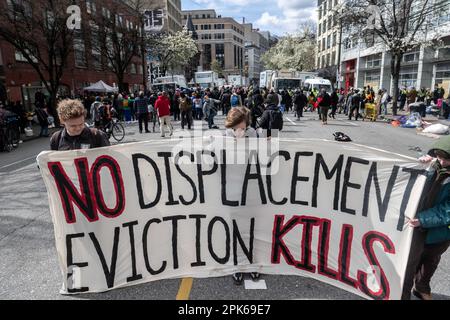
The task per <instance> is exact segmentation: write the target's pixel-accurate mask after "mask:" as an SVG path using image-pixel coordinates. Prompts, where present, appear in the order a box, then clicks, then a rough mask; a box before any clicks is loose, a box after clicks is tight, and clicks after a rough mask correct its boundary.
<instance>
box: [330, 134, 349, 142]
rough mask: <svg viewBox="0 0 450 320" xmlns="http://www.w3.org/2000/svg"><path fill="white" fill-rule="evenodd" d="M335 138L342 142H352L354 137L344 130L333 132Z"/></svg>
mask: <svg viewBox="0 0 450 320" xmlns="http://www.w3.org/2000/svg"><path fill="white" fill-rule="evenodd" d="M333 136H334V140H336V141H340V142H350V141H352V139H350V137H349V136H348V135H346V134H345V133H342V132H335V133H333Z"/></svg>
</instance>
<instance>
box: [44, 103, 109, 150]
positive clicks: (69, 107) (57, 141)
mask: <svg viewBox="0 0 450 320" xmlns="http://www.w3.org/2000/svg"><path fill="white" fill-rule="evenodd" d="M57 110H58V116H59V120H60V122H61V124H63V125H64V129H62V130H60V131H58V132H55V133H54V134H53V136H52V137H51V139H50V147H51V150H60V151H67V150H78V149H91V148H100V147H106V146H110V145H111V144H110V142H109V139H108V137H107V135H106V133H104V132H103V131H101V130H97V129H95V128H88V127H87V126H86V124H85V120H86V114H87V112H86V109H85V108H84V106H83V103H82V102H81V101H80V100H71V99H66V100H63V101H61V102H60V103H59V104H58V109H57Z"/></svg>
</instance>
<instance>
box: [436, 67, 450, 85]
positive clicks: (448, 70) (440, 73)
mask: <svg viewBox="0 0 450 320" xmlns="http://www.w3.org/2000/svg"><path fill="white" fill-rule="evenodd" d="M444 80H446V81H450V63H442V64H438V65H437V66H436V83H437V84H441V83H442V82H444Z"/></svg>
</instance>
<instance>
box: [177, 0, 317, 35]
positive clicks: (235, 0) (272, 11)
mask: <svg viewBox="0 0 450 320" xmlns="http://www.w3.org/2000/svg"><path fill="white" fill-rule="evenodd" d="M316 6H317V0H181V7H182V9H183V10H200V9H215V10H216V13H217V14H218V15H222V17H233V18H234V19H235V20H236V21H238V22H240V23H242V20H243V17H245V22H247V23H248V22H251V23H253V28H259V29H260V30H261V31H270V32H271V33H272V34H276V35H278V36H283V35H285V34H286V33H295V32H296V31H297V30H298V29H299V24H300V23H301V22H302V21H305V20H313V21H314V22H316V21H317V14H316V12H317V11H316Z"/></svg>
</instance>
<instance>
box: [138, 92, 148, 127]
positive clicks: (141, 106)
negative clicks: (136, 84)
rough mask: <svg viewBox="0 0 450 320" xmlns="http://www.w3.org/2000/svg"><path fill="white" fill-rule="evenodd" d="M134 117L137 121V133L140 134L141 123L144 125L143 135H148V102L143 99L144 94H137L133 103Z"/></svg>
mask: <svg viewBox="0 0 450 320" xmlns="http://www.w3.org/2000/svg"><path fill="white" fill-rule="evenodd" d="M134 105H135V111H136V116H137V118H138V121H139V133H142V129H143V128H142V123H144V129H145V133H150V131H149V130H148V101H147V99H146V98H145V97H144V92H143V91H141V92H139V97H138V98H137V99H136V100H135V101H134Z"/></svg>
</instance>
